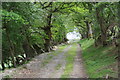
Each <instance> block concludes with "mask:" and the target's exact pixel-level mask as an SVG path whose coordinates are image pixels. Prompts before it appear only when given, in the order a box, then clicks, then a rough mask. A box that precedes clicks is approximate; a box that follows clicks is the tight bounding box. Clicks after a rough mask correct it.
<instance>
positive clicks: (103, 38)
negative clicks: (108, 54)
mask: <svg viewBox="0 0 120 80" xmlns="http://www.w3.org/2000/svg"><path fill="white" fill-rule="evenodd" d="M100 11H102V10H101V8H100V9H99V8H97V9H96V17H97V21H98V24H99V25H100V29H101V41H102V44H103V46H106V45H107V42H106V40H107V33H106V28H105V23H104V19H103V17H102V16H101V14H100ZM101 13H102V12H101Z"/></svg>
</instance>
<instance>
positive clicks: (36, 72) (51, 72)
mask: <svg viewBox="0 0 120 80" xmlns="http://www.w3.org/2000/svg"><path fill="white" fill-rule="evenodd" d="M71 46H72V45H69V46H68V47H67V48H65V49H64V50H63V51H62V52H60V53H59V51H58V50H56V51H58V53H57V55H53V54H50V53H45V54H41V55H39V56H36V57H35V58H34V59H33V60H32V61H30V62H29V63H28V64H25V65H24V66H23V67H21V68H18V69H13V71H12V72H13V73H11V75H10V77H11V78H60V77H61V75H62V74H63V73H64V69H65V66H66V60H65V54H67V51H69V49H70V48H71ZM76 47H77V51H76V52H77V54H76V56H75V61H74V67H73V71H72V73H70V78H85V77H86V74H85V70H84V67H83V61H82V58H81V49H80V47H79V45H77V46H76ZM48 54H50V55H49V56H48ZM50 56H52V59H49V60H48V61H47V62H46V64H43V61H44V63H45V60H46V57H49V58H50ZM57 68H58V69H57Z"/></svg>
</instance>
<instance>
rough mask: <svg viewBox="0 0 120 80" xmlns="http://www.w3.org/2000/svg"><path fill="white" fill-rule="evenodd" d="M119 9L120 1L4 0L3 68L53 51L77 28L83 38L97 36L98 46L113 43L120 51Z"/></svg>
mask: <svg viewBox="0 0 120 80" xmlns="http://www.w3.org/2000/svg"><path fill="white" fill-rule="evenodd" d="M119 11H120V3H118V2H114V3H112V2H101V3H98V2H3V3H2V11H1V13H0V14H1V15H2V67H1V68H2V70H4V69H5V68H11V67H17V66H19V65H22V64H24V63H25V62H26V61H27V60H30V59H31V58H33V57H34V56H36V55H39V54H41V53H43V54H44V52H49V51H51V50H52V49H53V46H55V45H58V44H61V43H66V42H67V41H68V39H67V38H66V35H67V33H69V32H73V31H76V32H79V33H80V34H81V39H84V38H88V39H90V38H93V39H94V40H95V42H94V44H95V46H96V47H97V46H103V47H105V46H109V45H113V46H115V47H116V48H118V53H120V51H119V49H120V45H119V44H120V34H119V33H120V24H119V22H120V20H119V19H120V15H119V13H120V12H119ZM118 58H119V56H118Z"/></svg>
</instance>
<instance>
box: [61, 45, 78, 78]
mask: <svg viewBox="0 0 120 80" xmlns="http://www.w3.org/2000/svg"><path fill="white" fill-rule="evenodd" d="M76 49H77V47H76V44H73V45H72V47H71V48H70V49H69V51H68V52H67V54H66V55H65V56H66V67H65V69H64V73H63V75H62V76H61V78H63V79H64V78H69V75H70V73H71V72H72V70H73V65H74V57H75V56H76Z"/></svg>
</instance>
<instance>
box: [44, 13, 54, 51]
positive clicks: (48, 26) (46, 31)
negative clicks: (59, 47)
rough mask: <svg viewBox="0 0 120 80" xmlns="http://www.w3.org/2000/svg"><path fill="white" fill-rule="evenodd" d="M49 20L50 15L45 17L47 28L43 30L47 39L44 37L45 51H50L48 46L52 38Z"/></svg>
mask: <svg viewBox="0 0 120 80" xmlns="http://www.w3.org/2000/svg"><path fill="white" fill-rule="evenodd" d="M51 19H52V13H49V14H48V16H47V26H46V27H45V28H44V31H45V34H46V35H47V37H45V45H44V46H45V51H46V52H49V51H50V45H51V38H52V32H51V27H52V25H51Z"/></svg>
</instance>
